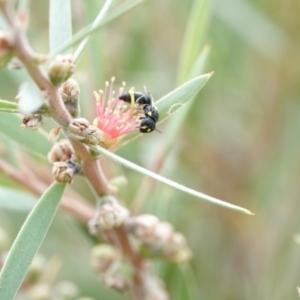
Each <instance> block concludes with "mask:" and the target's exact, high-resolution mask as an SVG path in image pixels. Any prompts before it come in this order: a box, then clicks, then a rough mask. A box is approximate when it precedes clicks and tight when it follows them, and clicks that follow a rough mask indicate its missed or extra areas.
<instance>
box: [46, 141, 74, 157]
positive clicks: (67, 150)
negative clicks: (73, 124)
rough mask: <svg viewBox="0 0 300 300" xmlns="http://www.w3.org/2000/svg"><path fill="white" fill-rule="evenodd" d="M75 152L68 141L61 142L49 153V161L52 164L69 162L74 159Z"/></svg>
mask: <svg viewBox="0 0 300 300" xmlns="http://www.w3.org/2000/svg"><path fill="white" fill-rule="evenodd" d="M73 154H74V150H73V148H72V146H71V144H70V142H69V141H68V140H60V141H59V142H58V143H56V144H54V145H53V147H52V149H51V150H50V152H49V153H48V161H49V162H51V163H54V162H59V161H68V160H70V159H71V158H72V156H73Z"/></svg>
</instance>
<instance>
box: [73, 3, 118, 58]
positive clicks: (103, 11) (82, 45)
mask: <svg viewBox="0 0 300 300" xmlns="http://www.w3.org/2000/svg"><path fill="white" fill-rule="evenodd" d="M112 2H113V0H106V1H105V3H104V5H103V7H102V9H101V10H100V12H99V14H98V16H97V17H96V19H95V21H94V22H93V25H92V27H91V29H94V28H96V27H97V26H98V25H99V24H100V23H101V22H102V20H103V18H104V16H105V15H106V13H107V11H108V9H109V7H110V6H111V4H112ZM89 39H90V35H89V36H87V37H85V38H84V39H83V40H82V41H81V43H80V45H79V46H78V48H77V49H76V51H75V53H74V55H73V58H74V60H75V61H76V60H77V59H78V58H79V56H80V54H81V53H82V51H83V50H84V48H85V47H86V45H87V43H88V41H89Z"/></svg>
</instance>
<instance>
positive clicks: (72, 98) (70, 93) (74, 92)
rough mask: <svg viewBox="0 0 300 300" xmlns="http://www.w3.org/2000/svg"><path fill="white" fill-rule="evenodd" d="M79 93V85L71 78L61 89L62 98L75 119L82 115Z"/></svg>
mask: <svg viewBox="0 0 300 300" xmlns="http://www.w3.org/2000/svg"><path fill="white" fill-rule="evenodd" d="M79 93H80V88H79V85H78V83H77V82H76V81H75V80H74V79H73V78H69V79H68V80H67V81H66V82H64V83H63V85H62V87H61V96H62V98H63V101H64V103H65V106H66V108H67V110H68V111H69V113H70V115H71V116H72V117H73V118H78V116H79V114H80V107H79Z"/></svg>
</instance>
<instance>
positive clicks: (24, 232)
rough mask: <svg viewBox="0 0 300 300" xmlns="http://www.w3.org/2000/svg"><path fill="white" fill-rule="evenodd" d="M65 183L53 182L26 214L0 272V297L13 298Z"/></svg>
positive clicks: (45, 229)
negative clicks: (26, 216) (25, 218)
mask: <svg viewBox="0 0 300 300" xmlns="http://www.w3.org/2000/svg"><path fill="white" fill-rule="evenodd" d="M64 189H65V185H61V184H58V183H54V184H53V185H52V186H51V187H50V188H49V189H48V190H47V191H46V192H45V193H44V195H43V196H42V197H41V199H40V200H39V202H38V203H37V204H36V206H35V207H34V209H33V210H32V211H31V212H30V214H29V215H28V218H27V220H26V221H25V223H24V225H23V226H22V228H21V230H20V232H19V234H18V236H17V238H16V239H15V241H14V243H13V245H12V248H11V250H10V252H9V255H8V257H7V259H6V262H5V264H4V266H3V268H2V270H1V273H0V299H5V300H13V299H14V297H15V295H16V293H17V291H18V289H19V288H20V286H21V283H22V281H23V279H24V277H25V275H26V273H27V270H28V268H29V266H30V264H31V262H32V259H33V258H34V256H35V254H36V253H37V251H38V250H39V248H40V246H41V244H42V242H43V240H44V238H45V236H46V233H47V231H48V229H49V227H50V224H51V222H52V220H53V218H54V215H55V213H56V210H57V208H58V205H59V202H60V199H61V197H62V194H63V192H64Z"/></svg>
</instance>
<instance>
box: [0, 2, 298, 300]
mask: <svg viewBox="0 0 300 300" xmlns="http://www.w3.org/2000/svg"><path fill="white" fill-rule="evenodd" d="M118 2H119V3H120V2H121V1H116V4H117V3H118ZM102 5H103V3H102V1H95V0H89V1H79V0H77V1H72V6H73V7H72V9H73V25H74V32H76V31H77V30H78V29H80V28H82V27H83V26H85V25H86V24H88V23H90V22H92V21H93V19H94V18H95V17H96V15H97V13H98V11H99V9H100V8H101V6H102ZM197 10H198V11H197ZM199 10H201V13H202V15H201V13H200V11H199ZM299 11H300V2H299V1H296V0H285V1H266V0H253V1H250V0H248V1H246V0H218V1H217V0H216V1H209V0H203V1H202V0H201V1H200V0H195V1H191V0H186V1H180V0H173V1H172V0H165V1H161V0H151V1H150V0H148V1H145V2H144V3H142V4H141V5H139V6H137V7H136V8H135V9H133V10H132V11H130V12H129V13H127V14H125V15H124V16H122V17H121V18H119V19H118V20H116V21H114V22H113V23H111V24H109V25H108V26H107V27H105V28H104V29H103V30H101V31H99V33H96V34H95V35H94V36H93V39H92V40H91V42H90V44H89V46H88V47H87V49H86V51H85V52H84V54H83V55H82V56H81V58H80V60H79V62H78V66H77V71H76V74H75V76H74V78H75V79H76V80H77V81H78V82H79V84H80V87H81V106H82V116H83V117H85V118H87V119H89V120H90V121H92V119H93V118H94V117H95V101H94V99H93V94H92V92H93V91H94V90H97V89H102V88H103V87H104V81H105V80H109V79H110V78H111V77H112V76H116V78H117V80H116V82H117V85H118V84H121V83H122V81H126V83H127V86H128V87H130V86H134V87H135V88H136V90H142V88H143V86H144V85H146V86H147V87H148V89H149V90H150V91H151V93H152V94H153V96H154V98H155V99H159V98H160V97H162V96H163V95H164V94H166V93H168V92H169V91H171V90H173V89H174V88H175V87H176V86H178V85H179V84H181V83H183V82H184V81H186V80H187V79H188V72H187V71H184V70H185V68H186V69H187V70H188V71H191V68H192V67H193V66H194V65H195V61H196V58H197V56H198V54H199V53H200V52H201V51H202V50H203V49H204V47H205V49H206V50H204V51H205V53H206V54H205V55H206V57H207V59H206V64H205V66H204V67H203V71H202V73H207V72H211V71H214V72H215V73H214V76H213V77H212V78H211V79H210V80H209V82H208V83H207V84H206V86H205V87H204V88H203V89H202V90H201V92H200V93H199V95H198V97H197V99H195V101H194V102H193V104H192V105H191V107H190V110H189V112H188V114H187V116H186V118H185V119H184V121H183V122H182V123H180V126H179V127H180V128H179V129H180V130H179V132H178V133H176V134H175V138H174V140H173V141H172V143H171V147H168V148H167V150H166V151H165V152H163V153H164V154H163V156H162V157H160V156H159V155H160V153H162V152H161V150H162V149H164V147H165V141H166V136H165V134H168V133H169V130H170V127H171V125H170V124H172V123H170V122H173V124H174V123H176V118H178V120H179V118H180V117H179V115H180V113H178V114H177V113H176V114H174V115H173V116H172V118H170V120H169V121H167V122H165V123H163V124H159V125H158V129H159V130H161V131H162V134H159V133H157V132H153V133H151V134H149V135H146V134H145V135H143V136H142V137H141V138H139V139H137V140H135V141H133V142H132V143H130V144H128V145H126V146H124V147H122V148H121V149H120V150H118V152H117V153H118V154H119V155H121V156H123V157H125V158H127V159H129V160H131V161H133V162H135V163H137V164H139V165H142V166H144V167H147V168H152V167H153V164H154V163H155V161H156V160H157V159H158V157H160V158H161V159H162V160H163V166H162V168H161V170H160V173H161V174H163V175H165V176H166V177H168V178H170V179H173V180H175V181H177V182H180V183H182V184H184V185H186V186H188V187H191V188H193V189H196V190H198V191H201V192H204V193H206V194H209V195H211V196H214V197H216V198H220V199H222V200H225V201H228V202H231V203H234V204H237V205H240V206H243V207H246V208H247V209H249V210H251V211H253V212H254V213H255V216H247V215H242V214H239V213H237V212H232V211H229V210H227V209H225V208H220V207H218V206H214V205H212V204H209V203H206V202H201V201H199V200H198V199H196V198H193V197H191V196H189V195H186V194H183V193H181V192H178V191H175V190H173V189H171V188H169V187H166V186H164V185H162V184H156V185H154V186H153V187H155V188H154V189H152V188H151V192H149V189H148V187H149V184H150V183H149V181H144V179H143V178H141V176H140V174H138V173H135V172H133V171H130V170H127V169H123V167H121V166H119V165H116V164H115V163H112V162H110V161H105V169H106V172H107V174H108V176H109V177H110V178H112V177H113V176H116V175H120V174H123V175H125V176H126V177H127V178H128V185H127V186H126V187H125V188H124V189H123V190H122V192H121V194H120V198H122V200H123V201H124V203H126V205H127V206H128V207H130V205H131V204H132V203H134V201H133V199H134V198H135V197H137V196H136V195H137V193H139V194H138V195H139V196H138V197H142V198H143V200H144V205H143V206H142V208H141V212H143V213H152V214H155V215H157V216H159V217H160V218H161V220H164V221H168V222H171V223H172V224H173V225H174V227H175V228H176V230H178V231H181V232H182V233H183V234H184V235H185V236H186V237H187V240H188V243H189V245H190V247H191V249H192V251H193V253H194V257H193V260H192V262H191V263H190V264H189V265H184V266H177V265H174V264H168V263H165V262H155V264H154V265H155V272H156V274H157V275H158V276H159V277H161V278H162V279H164V281H165V283H166V287H167V290H168V292H169V293H170V295H171V296H170V298H171V299H178V300H179V299H205V300H218V299H226V300H244V299H245V300H248V299H249V300H250V299H251V300H252V299H258V300H270V299H272V300H281V299H298V298H299V297H298V293H297V290H296V287H297V286H298V285H300V245H299V244H298V243H297V239H295V236H296V235H297V234H298V233H299V232H300V228H299V227H300V218H299V210H298V209H299V208H300V201H299V200H300V185H299V182H298V178H299V177H298V176H299V173H300V158H299V150H300V141H298V140H299V138H298V131H299V128H300V102H299V94H300V85H299V81H300V71H299V70H300V54H299V50H298V48H299V42H300V34H299V33H300V18H299ZM197 12H198V13H199V14H198V16H196V15H197ZM199 16H200V17H199ZM47 18H48V3H47V2H46V1H31V3H30V22H29V28H28V36H29V39H30V41H31V43H32V45H33V46H34V49H35V50H36V51H37V52H41V53H46V52H47V51H48V33H47V32H48V21H47ZM195 20H196V21H195ZM188 28H189V30H192V31H193V30H194V36H193V35H192V40H189V38H188V36H187V33H186V32H187V31H188ZM187 48H189V49H190V50H189V51H190V52H188V50H187ZM209 49H210V50H209ZM185 51H186V52H185ZM193 52H194V53H195V57H193ZM187 53H188V55H190V57H189V58H190V59H191V60H192V65H190V66H189V65H188V64H187V63H186V60H187V59H188V58H187V57H186V56H185V55H186V54H187ZM185 72H186V73H185ZM23 78H24V74H23V73H22V71H19V72H17V71H2V72H1V73H0V91H1V93H0V96H1V98H2V99H8V100H13V99H14V97H15V95H16V94H17V88H18V85H19V83H20V82H22V80H24V79H23ZM16 126H19V124H16ZM44 126H45V129H46V130H47V128H51V122H46V124H45V125H44ZM1 141H2V144H3V147H1V158H2V159H5V160H7V161H10V162H12V163H14V164H15V165H18V162H16V161H14V162H13V160H14V159H13V158H12V156H11V153H10V154H8V153H7V151H6V150H5V149H7V145H8V144H9V143H10V141H9V139H7V138H4V137H2V139H1ZM14 149H15V151H16V153H17V154H16V155H17V156H18V157H20V156H21V157H22V150H21V149H20V148H18V146H17V145H15V146H14ZM39 163H40V167H41V168H44V169H45V172H48V173H49V174H50V172H51V167H50V165H49V164H48V163H47V162H46V161H43V160H41V161H39ZM0 184H1V185H2V186H9V187H12V188H18V189H19V188H20V187H19V186H18V187H16V186H15V184H14V183H13V182H12V181H11V180H9V179H7V178H6V176H4V175H1V177H0ZM141 186H142V189H140V187H141ZM70 188H74V189H75V190H76V191H77V193H79V194H81V195H83V196H84V197H86V198H87V199H88V200H89V201H91V202H93V201H94V199H93V196H92V194H91V192H90V191H89V189H88V186H87V185H86V183H85V182H84V180H83V179H77V180H76V181H75V184H73V186H71V187H70ZM25 216H26V212H21V211H18V210H11V209H4V208H2V209H1V211H0V226H2V227H4V228H5V229H6V230H7V231H8V232H9V233H10V235H11V238H12V239H13V237H14V236H15V235H16V233H17V231H18V229H19V227H20V225H21V224H22V222H23V221H24V218H25ZM93 243H94V241H93V240H92V239H91V238H90V237H89V235H88V234H87V232H86V228H85V226H84V224H80V223H79V222H77V221H76V220H75V219H73V218H72V217H70V216H69V215H64V214H63V213H60V215H59V216H58V217H57V218H56V220H55V223H54V224H53V226H52V228H51V230H50V232H49V234H48V236H47V238H46V241H45V242H44V244H43V247H42V249H41V252H42V253H43V254H44V255H46V256H48V257H51V256H53V255H58V256H60V257H61V259H62V260H63V261H64V263H63V266H62V269H61V272H60V275H59V276H60V278H63V279H69V280H73V281H75V282H76V284H78V286H79V287H80V289H81V291H82V294H83V295H87V296H92V297H94V298H95V299H97V300H98V299H108V298H109V299H124V298H126V297H123V296H119V295H118V294H117V293H115V292H113V291H110V290H108V289H107V288H105V287H103V286H102V285H101V284H100V283H98V281H97V277H96V275H95V274H93V271H92V270H91V268H90V266H89V251H90V247H91V245H92V244H93Z"/></svg>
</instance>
